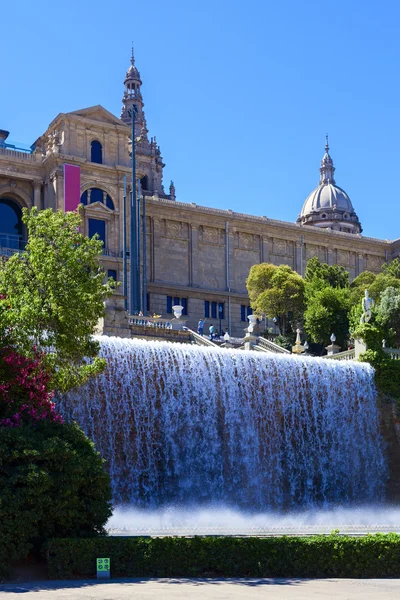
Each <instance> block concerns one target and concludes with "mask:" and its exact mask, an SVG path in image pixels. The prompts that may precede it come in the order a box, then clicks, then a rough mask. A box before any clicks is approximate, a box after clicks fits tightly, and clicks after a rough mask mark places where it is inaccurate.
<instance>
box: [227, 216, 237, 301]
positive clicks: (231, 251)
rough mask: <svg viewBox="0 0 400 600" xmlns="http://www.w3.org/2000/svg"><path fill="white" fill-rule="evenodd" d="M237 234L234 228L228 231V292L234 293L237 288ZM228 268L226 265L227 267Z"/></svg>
mask: <svg viewBox="0 0 400 600" xmlns="http://www.w3.org/2000/svg"><path fill="white" fill-rule="evenodd" d="M234 234H235V232H234V230H233V228H232V227H229V231H228V236H227V237H228V245H229V248H228V269H227V271H228V277H227V279H228V281H227V288H228V291H230V292H232V291H233V288H234V286H235V235H234ZM225 266H226V265H225Z"/></svg>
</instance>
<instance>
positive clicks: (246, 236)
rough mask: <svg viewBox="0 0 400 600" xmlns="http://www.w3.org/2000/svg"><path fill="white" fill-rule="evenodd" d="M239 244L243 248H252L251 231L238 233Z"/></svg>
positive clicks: (252, 238)
mask: <svg viewBox="0 0 400 600" xmlns="http://www.w3.org/2000/svg"><path fill="white" fill-rule="evenodd" d="M239 245H240V248H244V249H245V250H253V249H254V236H253V235H252V234H251V233H240V234H239Z"/></svg>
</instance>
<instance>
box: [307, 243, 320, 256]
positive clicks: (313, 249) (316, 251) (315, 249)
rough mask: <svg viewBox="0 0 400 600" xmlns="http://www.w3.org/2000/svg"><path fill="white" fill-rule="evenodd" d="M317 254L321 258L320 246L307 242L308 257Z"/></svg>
mask: <svg viewBox="0 0 400 600" xmlns="http://www.w3.org/2000/svg"><path fill="white" fill-rule="evenodd" d="M314 256H316V257H317V258H319V248H318V246H312V245H311V244H306V258H307V259H309V258H314Z"/></svg>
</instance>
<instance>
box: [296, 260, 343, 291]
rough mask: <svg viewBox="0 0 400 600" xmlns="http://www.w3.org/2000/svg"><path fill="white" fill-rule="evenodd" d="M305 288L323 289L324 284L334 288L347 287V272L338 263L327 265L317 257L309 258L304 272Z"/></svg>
mask: <svg viewBox="0 0 400 600" xmlns="http://www.w3.org/2000/svg"><path fill="white" fill-rule="evenodd" d="M304 281H305V282H306V288H307V287H308V289H309V290H310V289H311V288H312V290H313V291H315V290H316V289H323V288H324V287H326V286H330V287H334V288H347V287H348V286H349V274H348V272H347V271H346V269H345V268H344V267H340V266H339V265H327V264H326V263H324V262H321V261H320V260H319V259H318V258H317V257H313V258H310V260H309V261H308V263H307V267H306V272H305V274H304Z"/></svg>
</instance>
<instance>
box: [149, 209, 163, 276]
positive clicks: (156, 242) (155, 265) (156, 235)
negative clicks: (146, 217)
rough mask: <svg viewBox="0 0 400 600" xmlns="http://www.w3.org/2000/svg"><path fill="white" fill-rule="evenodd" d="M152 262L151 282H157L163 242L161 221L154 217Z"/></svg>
mask: <svg viewBox="0 0 400 600" xmlns="http://www.w3.org/2000/svg"><path fill="white" fill-rule="evenodd" d="M152 233H153V235H152V244H151V248H152V253H151V256H152V260H151V267H152V268H151V281H157V279H158V277H159V274H160V269H161V264H160V240H161V221H160V219H156V218H154V217H153V227H152Z"/></svg>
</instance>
